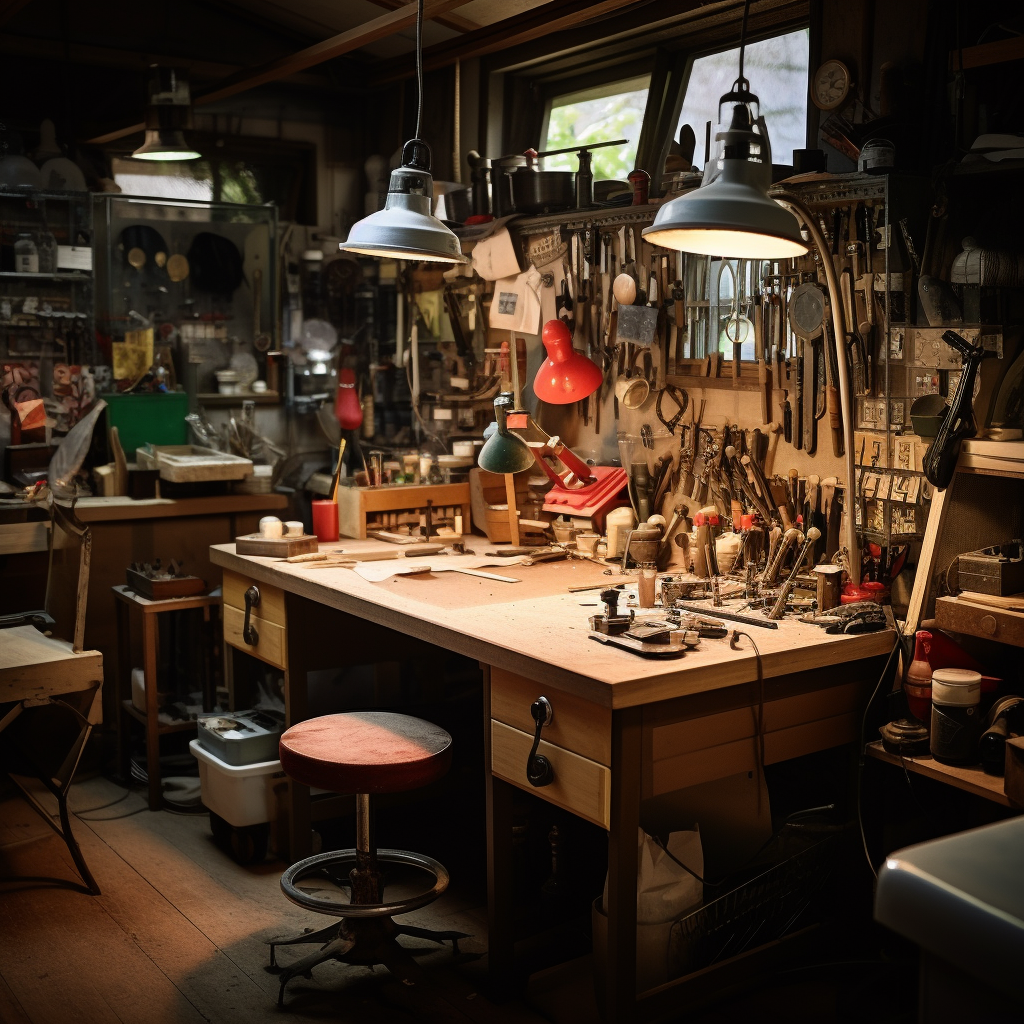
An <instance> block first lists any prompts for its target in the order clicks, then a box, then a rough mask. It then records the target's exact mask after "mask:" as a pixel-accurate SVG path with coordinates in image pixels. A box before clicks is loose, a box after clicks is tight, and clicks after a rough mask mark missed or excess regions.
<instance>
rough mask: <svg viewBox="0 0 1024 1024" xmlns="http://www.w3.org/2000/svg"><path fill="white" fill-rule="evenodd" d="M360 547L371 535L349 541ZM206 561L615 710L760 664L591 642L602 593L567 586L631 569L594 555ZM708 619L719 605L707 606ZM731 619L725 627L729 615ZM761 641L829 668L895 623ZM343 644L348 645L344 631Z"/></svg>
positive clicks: (761, 637)
mask: <svg viewBox="0 0 1024 1024" xmlns="http://www.w3.org/2000/svg"><path fill="white" fill-rule="evenodd" d="M341 544H342V545H343V546H344V548H345V550H346V552H349V551H351V552H352V553H353V554H356V555H358V552H359V549H360V547H361V546H376V547H379V546H380V545H379V543H375V542H372V541H350V540H348V539H346V538H343V539H342V541H341ZM210 560H211V561H212V562H213V563H214V564H215V565H219V566H221V567H222V568H225V569H230V570H232V571H234V572H237V573H241V574H243V575H245V576H248V577H250V578H252V579H254V580H256V581H259V582H263V583H268V584H273V585H275V586H278V587H281V588H282V589H283V590H286V591H288V592H290V593H293V594H297V595H300V596H302V597H305V598H308V599H309V600H311V601H316V602H317V603H319V604H323V605H326V606H328V607H331V608H337V609H338V610H339V611H343V612H347V613H349V614H351V615H355V616H358V617H360V618H364V619H369V620H371V621H374V622H377V623H379V624H380V625H383V626H387V627H389V628H392V629H396V630H398V631H399V632H402V633H406V634H408V635H410V636H415V637H418V638H420V639H422V640H426V641H428V642H430V643H433V644H437V645H438V646H440V647H444V648H447V649H449V650H452V651H455V652H457V653H459V654H463V655H466V656H467V657H471V658H475V659H477V660H478V661H481V662H483V663H485V664H488V665H492V666H494V665H500V666H501V667H502V668H506V669H508V670H509V671H512V672H518V673H520V674H522V675H524V676H527V677H529V678H531V679H537V680H541V681H544V682H550V684H551V685H552V686H556V687H557V688H559V689H562V690H566V691H568V692H571V693H577V694H579V695H580V696H583V697H586V698H587V699H588V700H592V701H594V702H596V703H599V704H601V705H603V706H606V707H612V708H620V707H630V706H634V705H637V704H646V703H648V702H651V701H658V700H667V699H671V698H674V697H682V696H688V695H690V694H693V693H700V692H702V691H707V690H714V689H719V688H722V687H727V686H735V685H738V684H743V683H749V682H753V681H755V680H756V679H757V661H756V658H755V656H754V653H753V650H752V648H751V646H750V643H749V641H747V640H746V639H745V638H741V639H740V641H739V646H738V647H737V648H735V649H733V648H731V647H730V646H729V642H728V640H702V641H701V645H700V648H699V649H698V650H696V651H690V652H688V653H687V654H685V655H684V656H683V657H682V658H673V659H667V660H653V659H648V658H641V657H639V656H638V655H635V654H631V653H630V652H628V651H624V650H621V649H618V648H614V647H609V646H606V645H604V644H600V643H597V642H595V641H594V640H592V639H591V638H590V626H589V622H588V620H589V617H590V616H591V615H593V614H595V613H598V612H600V611H601V610H602V606H601V602H600V598H599V596H598V594H599V591H598V590H593V591H589V592H585V593H569V590H568V588H569V587H570V586H588V585H606V586H612V585H614V584H616V583H619V582H621V581H622V580H623V579H630V577H620V576H617V575H616V576H611V577H609V576H605V575H604V574H603V570H602V568H601V567H599V566H597V565H595V564H594V563H592V562H584V561H572V562H548V563H544V564H541V565H535V566H529V567H527V566H521V565H514V566H504V567H502V568H501V569H498V570H496V571H497V572H498V573H500V574H501V575H503V576H514V577H516V578H518V579H520V580H521V581H522V582H520V583H500V582H496V581H494V580H486V579H480V578H477V577H473V576H467V575H463V574H462V573H454V572H446V573H429V574H423V575H417V576H405V577H401V576H399V577H392V578H391V579H389V580H387V581H385V582H384V583H370V582H367V581H366V580H364V579H363V578H362V577H360V576H359V575H357V574H356V573H355V572H354V571H353V570H351V569H342V568H336V569H315V568H310V566H309V564H305V565H303V564H301V563H296V564H290V563H287V562H283V561H278V560H275V559H272V558H260V557H256V556H252V555H237V554H236V553H235V546H234V544H218V545H214V546H213V547H212V548H211V549H210ZM708 614H709V615H711V616H713V615H714V610H713V609H710V608H709V609H708ZM727 625H729V624H728V623H727ZM737 628H739V629H741V630H742V629H746V630H747V632H749V633H750V634H752V635H753V636H754V637H755V639H756V642H757V646H758V649H759V650H760V652H761V655H762V657H763V662H764V675H765V678H766V679H768V680H770V679H771V678H773V677H776V676H782V675H789V674H791V673H795V672H803V671H806V670H809V669H816V668H821V669H826V668H827V667H828V666H830V665H838V664H842V663H845V662H849V661H855V660H858V659H861V658H870V657H876V656H878V655H886V654H888V653H889V652H890V651H891V649H892V645H893V642H894V634H893V632H892V631H890V630H883V631H881V632H878V633H870V634H865V635H862V636H831V635H829V634H827V633H825V632H824V630H823V629H821V628H820V627H818V626H809V625H805V624H804V623H800V622H797V621H796V620H786V621H783V622H781V623H780V626H779V629H777V630H772V629H759V628H757V627H744V626H740V625H738V624H737ZM339 642H343V640H342V639H341V638H339Z"/></svg>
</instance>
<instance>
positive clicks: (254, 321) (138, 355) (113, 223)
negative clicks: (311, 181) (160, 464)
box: [96, 195, 280, 408]
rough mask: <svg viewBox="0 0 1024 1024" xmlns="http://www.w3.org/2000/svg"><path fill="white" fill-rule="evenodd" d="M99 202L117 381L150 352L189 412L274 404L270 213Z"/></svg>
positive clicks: (103, 313) (262, 208)
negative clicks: (203, 407) (180, 392)
mask: <svg viewBox="0 0 1024 1024" xmlns="http://www.w3.org/2000/svg"><path fill="white" fill-rule="evenodd" d="M96 200H97V204H98V207H99V208H98V210H97V215H96V241H97V244H96V252H97V253H98V254H102V255H101V256H99V257H98V262H99V265H98V266H97V310H96V318H97V327H98V330H99V332H100V334H101V336H102V338H103V341H104V343H106V344H109V345H110V348H111V361H112V363H113V369H114V377H115V379H118V378H120V379H124V378H126V377H130V376H131V373H132V371H133V370H136V371H137V370H138V369H139V368H141V367H142V364H143V363H144V362H145V361H146V358H147V357H148V356H149V354H150V352H151V353H152V364H153V365H154V366H155V367H156V368H157V369H158V370H159V371H160V372H161V373H162V374H163V376H164V378H165V379H166V380H167V383H168V385H174V384H176V385H178V386H181V387H184V389H185V390H186V391H187V392H188V393H189V399H190V405H191V406H192V407H193V408H195V407H196V406H198V405H216V404H240V403H241V401H242V400H243V399H249V400H256V401H258V402H263V403H273V402H277V401H279V400H280V397H279V391H278V387H277V383H278V382H277V378H276V369H277V367H276V360H275V359H273V358H268V355H269V354H271V353H274V352H276V351H278V350H279V349H280V338H279V337H278V326H277V325H278V316H277V306H278V301H277V278H276V268H277V259H276V254H277V210H276V207H274V206H273V205H270V204H267V205H238V204H231V203H207V202H195V201H188V200H166V199H147V198H143V197H139V196H128V195H103V196H97V197H96ZM261 381H262V382H263V384H260V383H259V382H261ZM253 385H255V390H254V388H253ZM264 385H265V386H264Z"/></svg>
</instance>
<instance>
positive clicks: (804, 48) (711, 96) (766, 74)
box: [675, 28, 808, 166]
mask: <svg viewBox="0 0 1024 1024" xmlns="http://www.w3.org/2000/svg"><path fill="white" fill-rule="evenodd" d="M739 58H740V50H739V47H738V46H737V47H735V48H734V49H732V50H723V51H722V52H721V53H711V54H708V55H707V56H706V57H698V58H697V59H696V60H695V61H694V62H693V70H692V71H691V72H690V80H689V82H688V84H687V87H686V96H685V97H684V99H683V110H682V114H681V115H680V117H679V124H678V125H677V126H676V134H675V137H676V138H677V139H678V138H679V129H680V128H681V127H682V126H683V125H684V124H688V125H690V127H691V128H693V133H694V135H695V136H696V138H697V149H696V152H695V153H694V158H693V159H694V163H695V164H696V165H697V166H701V165H702V164H703V161H704V125H705V123H706V122H708V121H710V122H711V125H712V127H711V145H712V152H713V151H714V141H715V139H714V137H715V132H716V130H717V124H718V100H719V98H720V97H721V96H723V95H724V94H725V93H727V92H728V91H729V89H730V87H731V86H732V83H733V82H734V81H735V80H736V74H737V72H738V71H739ZM807 60H808V30H807V29H805V28H804V29H799V30H798V31H796V32H788V33H787V34H786V35H782V36H774V37H773V38H771V39H762V40H761V41H760V42H757V43H751V44H750V45H749V46H747V49H746V53H745V54H744V57H743V73H744V75H745V76H746V78H747V79H748V81H749V82H750V91H751V92H752V93H754V95H756V96H757V97H758V98H759V99H760V101H761V113H762V114H763V115H764V119H765V121H766V122H767V124H768V137H769V139H771V143H772V162H773V163H777V164H789V163H792V162H793V150H794V149H803V148H804V146H806V144H807V143H806V138H807ZM723 116H728V111H725V112H724V114H723Z"/></svg>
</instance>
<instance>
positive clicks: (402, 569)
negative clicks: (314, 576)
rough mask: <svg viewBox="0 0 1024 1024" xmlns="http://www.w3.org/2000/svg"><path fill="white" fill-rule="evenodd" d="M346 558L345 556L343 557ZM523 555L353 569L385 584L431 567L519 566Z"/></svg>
mask: <svg viewBox="0 0 1024 1024" xmlns="http://www.w3.org/2000/svg"><path fill="white" fill-rule="evenodd" d="M342 557H344V556H342ZM523 557H524V556H523V555H516V556H514V557H512V558H496V557H494V556H493V555H492V556H491V557H490V558H488V557H487V556H486V555H426V556H423V555H420V556H416V555H412V556H410V557H409V558H386V559H382V560H381V561H377V562H360V563H359V564H358V565H356V566H354V567H353V570H352V571H353V572H357V573H359V575H360V576H362V578H363V579H364V580H367V581H368V582H369V583H383V582H384V580H387V579H390V578H391V577H392V576H405V575H408V574H409V573H414V572H422V571H423V566H425V565H426V566H429V567H430V571H431V572H451V571H452V570H453V569H485V568H486V567H487V566H502V565H518V564H519V563H520V562H521V561H522V560H523Z"/></svg>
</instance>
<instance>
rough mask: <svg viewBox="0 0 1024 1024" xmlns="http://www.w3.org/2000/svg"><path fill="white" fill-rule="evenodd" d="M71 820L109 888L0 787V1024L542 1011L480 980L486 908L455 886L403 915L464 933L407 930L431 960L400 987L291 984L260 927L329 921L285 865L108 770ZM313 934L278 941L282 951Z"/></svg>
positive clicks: (471, 1016)
mask: <svg viewBox="0 0 1024 1024" xmlns="http://www.w3.org/2000/svg"><path fill="white" fill-rule="evenodd" d="M69 805H70V807H71V808H72V810H74V811H76V812H77V813H78V814H80V815H81V817H77V816H76V817H75V818H73V823H74V831H75V834H76V836H77V837H78V840H79V843H80V845H81V847H82V852H83V854H84V856H85V858H86V862H87V863H88V864H89V866H90V868H91V869H92V871H93V873H94V875H95V876H96V879H97V881H98V883H99V885H100V888H101V889H102V895H100V896H98V897H90V896H88V895H85V894H84V893H83V892H82V891H81V889H80V880H79V879H78V878H77V875H76V872H75V870H74V866H73V862H72V860H71V857H70V855H69V854H68V852H67V849H66V847H65V846H64V844H63V842H62V841H61V840H60V839H59V838H58V837H57V836H56V835H55V834H54V833H53V832H52V831H51V830H50V829H49V828H48V827H47V826H46V824H45V823H44V822H43V821H42V820H41V819H40V818H39V817H38V815H37V814H36V813H35V812H34V811H33V810H32V809H31V808H30V807H28V805H27V804H26V803H25V801H24V800H23V799H21V798H20V797H19V796H17V795H16V794H14V793H9V794H6V795H4V796H3V797H2V798H0V932H2V933H3V935H4V947H5V955H4V957H2V958H0V1021H3V1024H68V1022H70V1021H74V1022H75V1024H201V1022H206V1024H300V1022H309V1021H318V1020H324V1021H328V1020H329V1021H337V1022H341V1024H430V1022H435V1021H437V1022H440V1021H445V1022H453V1024H455V1022H458V1021H470V1022H492V1021H493V1022H497V1024H539V1022H540V1021H541V1020H542V1018H540V1017H538V1016H537V1015H536V1014H534V1013H532V1012H531V1011H530V1010H528V1009H527V1008H526V1007H525V1006H523V1005H522V1004H518V1003H513V1004H508V1005H505V1006H495V1005H493V1004H491V1003H489V1002H488V1001H487V1000H486V999H485V998H484V997H483V996H482V995H480V994H479V993H478V990H477V984H476V983H477V981H478V980H479V979H481V978H482V966H483V963H484V961H483V957H484V956H485V929H486V910H485V908H483V907H479V906H472V905H471V903H470V902H469V901H468V900H467V899H466V898H465V897H464V896H460V895H459V894H457V893H456V892H450V893H446V894H445V895H444V896H442V897H441V899H439V900H438V901H437V902H436V903H435V904H433V905H432V906H431V907H429V908H425V909H424V910H421V911H419V912H417V913H416V914H415V915H411V916H410V921H411V922H413V923H416V924H419V925H421V926H423V927H428V928H431V927H433V928H457V929H459V930H462V931H466V932H470V933H472V937H471V938H470V939H467V940H463V942H462V943H461V944H460V948H461V950H462V953H461V956H460V957H459V958H453V956H452V953H451V946H450V945H446V946H445V947H444V948H439V947H437V946H436V945H434V944H432V943H425V942H420V941H419V940H403V944H405V945H407V947H408V948H409V949H410V950H411V951H412V952H413V953H414V955H415V956H416V959H417V961H418V962H419V963H421V964H422V965H423V966H424V968H425V971H426V975H427V981H426V982H425V983H424V984H421V985H417V986H413V987H408V986H405V985H402V984H400V983H399V982H397V981H395V980H394V979H393V978H392V977H391V975H390V974H389V973H388V972H387V971H386V970H384V969H383V968H378V969H377V970H376V971H374V970H371V969H368V968H360V967H350V966H347V965H342V964H337V963H328V964H324V965H321V966H320V967H318V968H317V969H316V971H315V972H314V974H313V978H312V979H311V980H309V979H303V978H296V979H294V980H293V981H292V982H291V983H290V984H289V986H288V990H287V991H288V996H287V1001H286V1006H285V1009H284V1010H283V1011H281V1010H278V1008H277V1005H276V1003H277V993H278V978H277V976H276V975H275V974H273V973H271V972H269V971H268V970H267V964H268V948H267V945H266V941H265V940H266V939H267V938H269V937H270V936H274V935H282V934H290V933H295V932H299V931H301V930H302V929H303V928H304V927H306V926H308V925H316V926H318V927H319V926H320V924H321V923H322V921H323V919H318V918H317V917H316V915H311V914H309V913H308V912H306V911H304V910H302V909H301V908H299V907H296V906H294V905H293V904H291V903H289V902H288V901H287V900H286V899H285V898H284V896H283V895H282V893H281V890H280V885H279V879H280V874H281V871H282V867H283V866H282V865H281V864H280V863H279V862H275V861H272V860H268V861H267V862H266V863H264V864H261V865H258V866H253V867H240V866H239V865H238V864H236V863H235V862H234V861H232V860H231V859H230V858H229V857H228V856H227V855H226V854H224V853H223V852H222V851H221V850H220V849H219V848H218V847H216V846H215V845H214V843H213V840H212V837H211V835H210V832H209V827H208V823H207V820H206V817H205V815H200V816H193V815H175V814H171V813H167V812H155V813H154V812H150V811H149V810H147V809H145V803H144V800H143V797H142V795H141V794H140V793H138V792H132V793H129V794H128V795H127V796H126V795H125V793H124V791H123V790H122V789H120V788H119V787H117V786H115V785H114V784H113V783H110V782H108V781H106V780H103V779H93V780H90V781H88V782H85V783H81V784H78V785H76V786H75V787H73V789H72V791H71V795H70V799H69ZM309 949H310V947H296V950H295V951H292V950H287V949H286V950H283V951H282V952H281V953H280V958H281V960H282V961H284V962H287V961H288V960H289V959H291V958H293V957H297V956H300V955H303V954H304V953H305V952H307V951H309Z"/></svg>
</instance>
